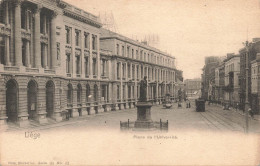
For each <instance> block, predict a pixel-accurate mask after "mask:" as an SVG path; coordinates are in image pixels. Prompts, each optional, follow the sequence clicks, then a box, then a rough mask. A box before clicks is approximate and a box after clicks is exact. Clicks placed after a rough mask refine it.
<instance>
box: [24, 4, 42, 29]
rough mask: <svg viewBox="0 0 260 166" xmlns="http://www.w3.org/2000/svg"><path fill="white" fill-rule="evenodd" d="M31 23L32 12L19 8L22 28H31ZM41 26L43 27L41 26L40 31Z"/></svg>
mask: <svg viewBox="0 0 260 166" xmlns="http://www.w3.org/2000/svg"><path fill="white" fill-rule="evenodd" d="M31 23H32V12H31V11H30V10H28V9H26V8H22V10H21V27H22V29H26V30H29V29H31ZM42 23H43V22H42ZM45 24H46V22H45ZM42 26H44V25H42ZM45 26H46V25H45ZM43 28H44V27H42V33H43V32H44V31H43Z"/></svg>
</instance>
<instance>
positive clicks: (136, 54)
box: [135, 50, 139, 59]
mask: <svg viewBox="0 0 260 166" xmlns="http://www.w3.org/2000/svg"><path fill="white" fill-rule="evenodd" d="M135 56H136V57H135V58H136V59H139V55H138V50H136V52H135Z"/></svg>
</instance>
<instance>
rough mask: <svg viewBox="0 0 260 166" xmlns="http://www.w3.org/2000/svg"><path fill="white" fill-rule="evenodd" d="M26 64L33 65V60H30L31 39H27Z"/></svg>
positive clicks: (27, 65)
mask: <svg viewBox="0 0 260 166" xmlns="http://www.w3.org/2000/svg"><path fill="white" fill-rule="evenodd" d="M25 56H26V57H25V66H26V67H31V62H30V58H31V55H30V41H28V40H26V55H25Z"/></svg>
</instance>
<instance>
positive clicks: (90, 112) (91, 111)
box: [89, 107, 96, 115]
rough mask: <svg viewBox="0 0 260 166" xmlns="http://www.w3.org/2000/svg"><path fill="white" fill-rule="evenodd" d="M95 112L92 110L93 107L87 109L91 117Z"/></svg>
mask: <svg viewBox="0 0 260 166" xmlns="http://www.w3.org/2000/svg"><path fill="white" fill-rule="evenodd" d="M95 113H96V112H95V109H94V107H90V109H89V114H90V115H93V114H95Z"/></svg>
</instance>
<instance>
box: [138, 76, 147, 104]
mask: <svg viewBox="0 0 260 166" xmlns="http://www.w3.org/2000/svg"><path fill="white" fill-rule="evenodd" d="M146 93H147V76H144V79H143V80H142V81H141V83H140V98H139V101H140V102H145V101H147V96H146Z"/></svg>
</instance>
